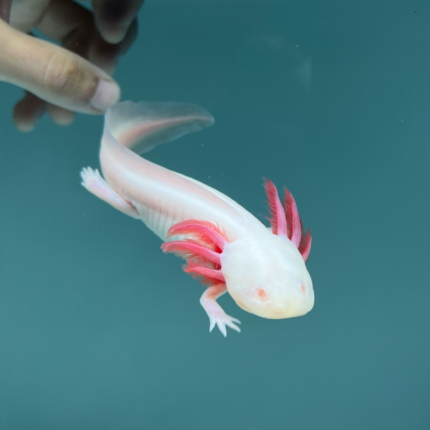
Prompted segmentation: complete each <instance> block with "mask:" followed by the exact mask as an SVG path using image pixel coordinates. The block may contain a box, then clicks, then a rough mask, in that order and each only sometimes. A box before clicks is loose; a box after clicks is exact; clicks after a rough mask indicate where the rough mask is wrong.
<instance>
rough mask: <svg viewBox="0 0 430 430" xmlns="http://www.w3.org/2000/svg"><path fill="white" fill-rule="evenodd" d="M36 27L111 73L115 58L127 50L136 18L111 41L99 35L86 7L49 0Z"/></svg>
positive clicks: (61, 0)
mask: <svg viewBox="0 0 430 430" xmlns="http://www.w3.org/2000/svg"><path fill="white" fill-rule="evenodd" d="M38 29H39V30H40V31H42V32H43V33H44V34H45V35H46V36H48V37H49V38H50V39H53V40H56V41H60V42H62V45H63V47H64V48H66V49H69V50H70V51H72V52H75V53H77V54H78V55H80V56H82V57H85V58H87V59H88V60H90V61H91V62H92V63H93V64H95V65H96V66H98V67H100V68H101V69H103V70H104V71H106V72H107V73H112V72H113V71H114V69H115V67H116V64H117V62H118V58H119V57H120V56H121V55H123V54H124V53H125V52H127V50H128V49H129V48H130V46H131V45H132V43H133V42H134V40H135V38H136V36H137V21H136V20H135V21H134V22H133V23H131V25H130V27H129V30H128V32H127V34H126V37H125V38H124V40H123V41H122V42H121V43H119V44H116V45H113V44H110V43H108V42H106V41H105V40H104V39H103V38H102V37H101V36H100V34H99V33H98V31H97V29H96V28H95V26H94V18H93V15H92V14H91V12H90V11H89V10H88V9H85V8H83V7H82V6H80V5H78V4H77V3H74V2H71V1H70V0H51V2H50V4H49V6H48V7H47V9H46V10H45V12H44V15H43V17H42V19H41V20H40V21H39V24H38Z"/></svg>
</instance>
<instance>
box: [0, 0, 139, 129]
mask: <svg viewBox="0 0 430 430" xmlns="http://www.w3.org/2000/svg"><path fill="white" fill-rule="evenodd" d="M143 1H144V0H93V1H92V2H91V3H92V8H93V11H90V10H88V9H87V8H85V7H83V6H82V5H80V4H79V3H77V2H75V1H72V0H13V1H12V0H0V40H2V41H3V43H2V46H1V49H0V81H4V82H7V83H10V84H13V85H16V86H19V87H21V88H23V89H24V90H25V96H24V98H23V99H22V100H20V101H19V102H18V103H17V104H16V105H15V107H14V110H13V120H14V124H15V125H16V127H17V128H18V130H20V131H24V132H28V131H31V130H33V129H34V127H35V125H36V123H37V121H38V119H40V118H41V117H42V116H43V114H44V113H45V112H48V114H49V116H50V117H51V119H52V120H53V121H54V123H56V124H58V125H62V126H65V125H69V124H71V123H72V122H73V119H74V117H75V113H76V112H81V113H85V114H104V113H105V112H106V110H107V109H108V108H109V107H110V106H112V105H113V104H115V103H116V102H118V100H119V99H120V87H119V85H118V84H117V83H116V82H115V80H114V79H113V78H112V77H111V74H112V73H113V71H114V70H115V67H116V65H117V63H118V61H119V58H120V56H121V55H123V54H124V53H125V52H126V51H127V50H128V49H129V47H130V46H131V44H132V43H133V41H134V39H135V38H136V36H137V22H136V15H137V13H138V11H139V9H140V7H141V6H142V4H143ZM87 3H88V4H89V3H90V2H87ZM33 30H38V31H40V32H42V33H43V34H44V35H45V36H47V37H48V38H49V39H50V40H52V41H55V42H60V43H61V46H58V45H55V44H54V43H50V42H47V41H44V40H40V39H38V38H36V37H33V36H32V35H31V32H32V31H33Z"/></svg>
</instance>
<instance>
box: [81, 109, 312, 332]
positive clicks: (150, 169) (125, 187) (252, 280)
mask: <svg viewBox="0 0 430 430" xmlns="http://www.w3.org/2000/svg"><path fill="white" fill-rule="evenodd" d="M213 122H214V120H213V117H212V116H211V115H210V114H209V113H208V112H207V111H206V110H204V109H203V108H201V107H199V106H197V105H193V104H187V103H150V102H141V103H137V104H136V103H132V102H123V103H119V104H117V105H115V106H113V107H111V108H110V109H109V110H108V112H107V113H106V117H105V126H104V132H103V137H102V142H101V148H100V164H101V170H102V172H103V176H104V179H103V178H102V176H101V175H100V173H99V172H98V170H93V169H91V168H89V167H88V168H85V169H83V170H82V172H81V176H82V185H83V186H84V187H85V188H87V189H88V191H90V192H91V193H93V194H94V195H96V196H97V197H99V198H100V199H102V200H104V201H106V202H107V203H109V204H110V205H112V206H113V207H114V208H116V209H118V210H120V211H122V212H123V213H125V214H127V215H129V216H131V217H134V218H137V219H141V220H142V221H143V222H144V223H145V224H146V225H147V226H148V228H150V229H151V230H152V231H153V232H154V233H155V234H157V235H158V236H159V237H160V238H161V239H162V240H163V242H164V243H163V244H162V249H163V251H164V252H171V253H175V254H177V255H179V256H181V257H182V258H184V259H185V260H186V264H185V266H184V270H185V272H187V273H189V274H190V275H192V276H193V277H195V278H198V279H199V280H200V281H201V282H202V283H203V285H205V286H207V288H206V290H205V291H204V293H203V295H202V297H201V299H200V303H201V304H202V306H203V308H204V309H205V311H206V313H207V314H208V316H209V320H210V331H212V329H213V328H214V327H215V325H217V326H218V328H219V329H220V331H221V332H222V333H223V334H224V336H226V335H227V327H230V328H232V329H234V330H236V331H240V328H239V326H238V324H239V323H240V322H239V321H238V320H237V319H235V318H233V317H231V316H229V315H227V314H226V313H225V312H224V311H223V310H222V308H221V307H220V305H219V304H218V302H217V301H216V300H217V298H219V297H220V296H221V295H223V294H224V293H226V292H228V293H230V295H231V297H233V299H234V300H235V302H236V303H237V304H238V305H239V306H240V307H241V308H242V309H244V310H245V311H247V312H250V313H252V314H255V315H257V316H260V317H263V318H271V319H281V318H291V317H296V316H301V315H305V314H306V313H307V312H309V311H310V310H311V309H312V307H313V305H314V292H313V286H312V280H311V277H310V276H309V273H308V271H307V268H306V264H305V262H306V260H307V259H308V257H309V252H310V249H311V241H312V237H311V233H310V231H309V230H307V231H304V230H303V226H302V222H301V219H300V216H299V213H298V210H297V206H296V203H295V200H294V198H293V196H292V194H291V193H290V191H289V190H287V189H285V190H284V202H283V203H282V202H281V200H280V198H279V195H278V192H277V190H276V188H275V185H274V184H273V183H272V182H271V181H269V180H267V179H266V180H265V189H266V194H267V197H268V201H269V209H270V218H269V221H270V227H269V228H268V227H266V226H265V225H264V224H263V223H261V222H260V221H259V220H258V219H257V218H256V217H254V216H253V215H252V214H250V213H249V212H248V211H247V210H245V209H244V208H243V207H242V206H240V205H239V204H238V203H236V202H235V201H234V200H232V199H230V198H229V197H227V196H225V195H224V194H222V193H220V192H219V191H217V190H215V189H213V188H211V187H209V186H207V185H205V184H203V183H201V182H199V181H196V180H194V179H192V178H189V177H186V176H184V175H181V174H179V173H175V172H173V171H171V170H168V169H166V168H164V167H162V166H159V165H157V164H154V163H152V162H150V161H148V160H146V159H144V158H142V157H141V156H140V155H139V154H143V153H145V152H148V151H149V150H150V149H152V148H154V147H155V146H157V145H160V144H163V143H166V142H169V141H172V140H175V139H177V138H179V137H181V136H183V135H184V134H187V133H191V132H194V131H198V130H200V129H202V128H204V127H206V126H209V125H212V124H213Z"/></svg>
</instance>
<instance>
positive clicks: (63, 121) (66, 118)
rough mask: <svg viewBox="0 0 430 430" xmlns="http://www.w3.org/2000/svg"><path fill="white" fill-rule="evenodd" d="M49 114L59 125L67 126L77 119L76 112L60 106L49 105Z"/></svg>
mask: <svg viewBox="0 0 430 430" xmlns="http://www.w3.org/2000/svg"><path fill="white" fill-rule="evenodd" d="M48 114H49V117H50V118H51V119H52V121H54V122H55V124H57V125H62V126H67V125H70V124H71V123H72V122H73V121H74V120H75V116H76V115H75V113H74V112H71V111H69V110H67V109H63V108H62V107H60V106H55V105H51V104H50V105H48Z"/></svg>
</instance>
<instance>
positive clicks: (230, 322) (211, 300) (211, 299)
mask: <svg viewBox="0 0 430 430" xmlns="http://www.w3.org/2000/svg"><path fill="white" fill-rule="evenodd" d="M226 292H227V287H226V285H225V284H216V285H212V286H211V287H209V288H207V289H206V290H205V292H204V293H203V294H202V297H201V298H200V303H201V305H202V306H203V309H204V310H205V311H206V313H207V314H208V317H209V321H210V326H209V331H212V330H213V328H214V327H215V324H216V325H217V326H218V328H219V329H220V331H221V333H222V334H223V335H224V336H227V328H226V326H228V327H230V328H232V329H233V330H236V331H238V332H239V333H240V328H239V327H238V326H237V325H236V324H235V323H237V324H240V321H239V320H238V319H236V318H233V317H231V316H230V315H227V314H226V313H225V312H224V311H223V309H222V308H221V306H220V305H219V304H218V303H217V301H216V300H217V299H218V298H219V297H221V296H222V295H223V294H224V293H226Z"/></svg>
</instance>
